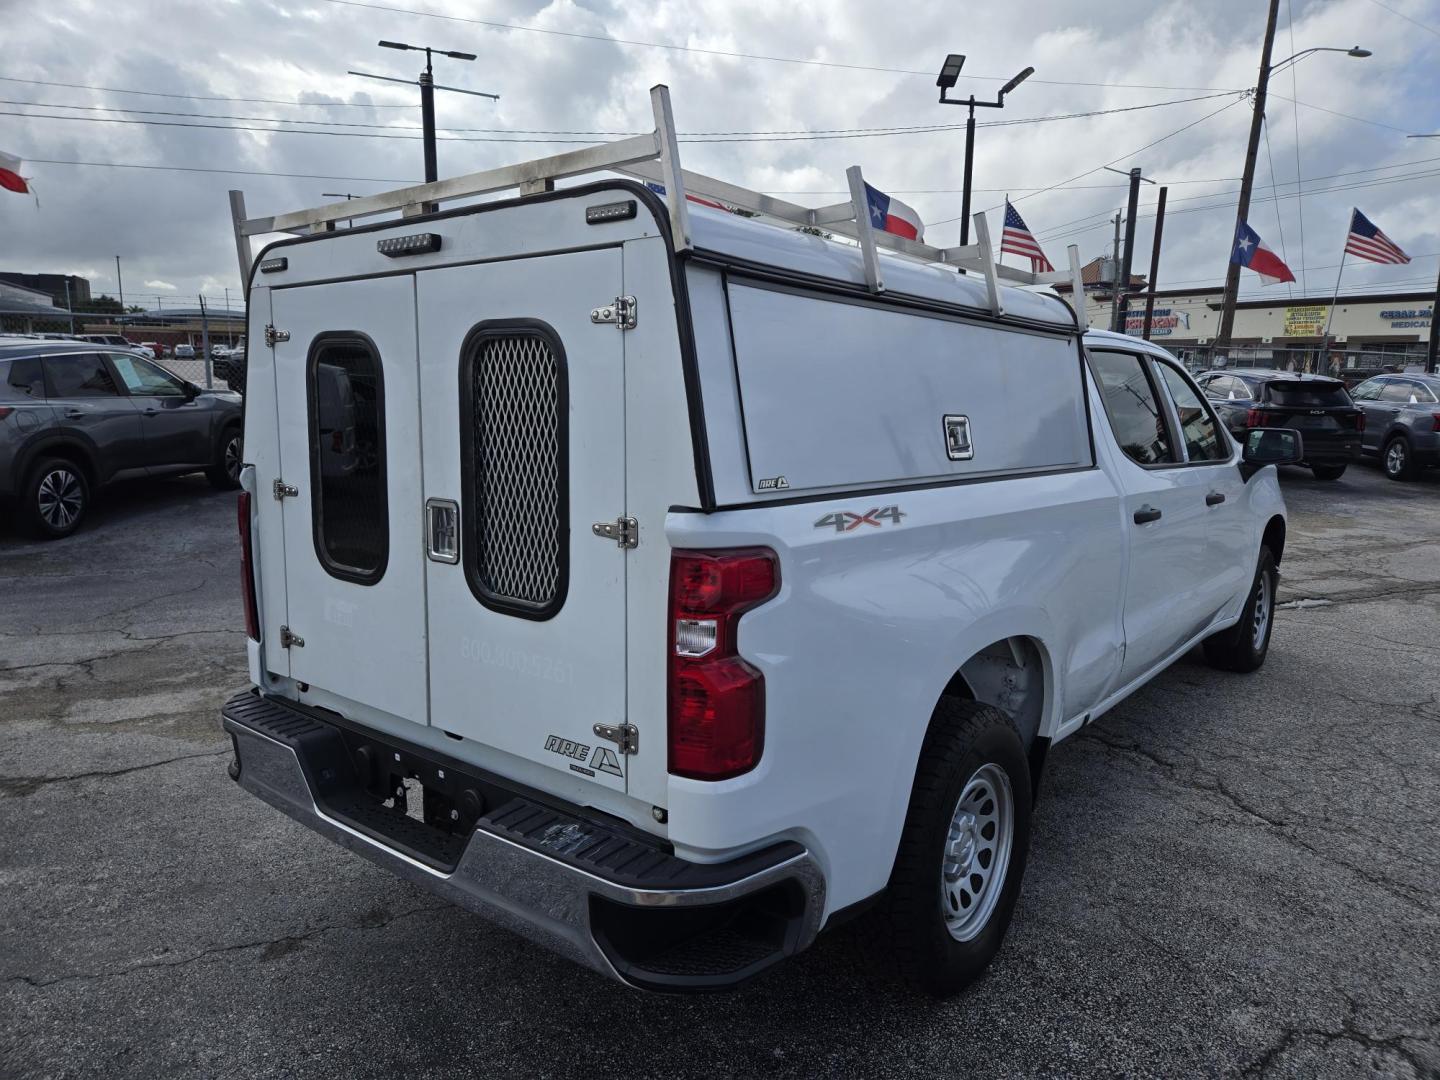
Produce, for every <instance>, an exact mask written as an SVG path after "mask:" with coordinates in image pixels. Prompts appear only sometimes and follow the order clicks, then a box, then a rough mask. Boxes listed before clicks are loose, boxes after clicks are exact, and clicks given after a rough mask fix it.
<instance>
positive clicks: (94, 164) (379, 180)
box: [25, 158, 421, 184]
mask: <svg viewBox="0 0 1440 1080" xmlns="http://www.w3.org/2000/svg"><path fill="white" fill-rule="evenodd" d="M25 160H26V162H27V163H34V164H36V165H80V166H85V167H88V168H97V169H146V170H154V171H157V172H193V173H220V174H223V175H226V176H278V177H283V178H286V179H292V180H344V181H347V182H349V183H352V184H418V183H420V182H421V181H419V180H417V179H415V178H414V177H410V178H408V179H404V180H399V179H395V178H393V177H383V176H329V175H326V174H324V173H290V172H262V171H259V170H257V169H205V168H201V167H199V166H197V165H136V164H133V163H131V162H122V161H58V160H56V159H54V158H26V159H25Z"/></svg>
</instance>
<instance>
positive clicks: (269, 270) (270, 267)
mask: <svg viewBox="0 0 1440 1080" xmlns="http://www.w3.org/2000/svg"><path fill="white" fill-rule="evenodd" d="M289 265H290V260H289V259H286V258H283V257H282V258H279V259H266V260H265V261H264V262H262V263H261V264H260V272H261V273H262V274H278V273H279V272H280V271H281V270H284V269H286V268H287V267H288V266H289Z"/></svg>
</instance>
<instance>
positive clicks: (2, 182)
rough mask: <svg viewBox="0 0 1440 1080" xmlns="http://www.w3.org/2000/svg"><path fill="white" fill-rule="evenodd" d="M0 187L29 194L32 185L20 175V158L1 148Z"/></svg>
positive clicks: (21, 193)
mask: <svg viewBox="0 0 1440 1080" xmlns="http://www.w3.org/2000/svg"><path fill="white" fill-rule="evenodd" d="M0 188H4V189H5V190H6V191H13V192H15V193H16V194H18V195H28V194H29V193H30V185H29V184H27V183H26V182H25V177H23V176H21V175H20V159H19V158H18V157H15V156H13V155H11V154H7V153H5V152H4V151H3V150H0Z"/></svg>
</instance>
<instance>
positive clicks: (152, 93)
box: [0, 75, 415, 109]
mask: <svg viewBox="0 0 1440 1080" xmlns="http://www.w3.org/2000/svg"><path fill="white" fill-rule="evenodd" d="M0 82H14V83H25V84H27V85H30V86H63V87H65V88H66V89H67V90H100V91H102V92H104V93H107V94H137V95H142V96H144V97H160V98H183V99H186V100H189V101H242V102H246V103H248V104H255V105H303V106H306V107H324V108H331V107H334V106H340V107H342V108H347V109H413V108H415V106H414V105H373V104H370V103H369V102H364V101H290V100H286V99H281V98H246V97H220V96H212V97H207V96H203V95H200V94H165V93H161V92H160V91H158V90H123V89H121V88H120V87H118V86H92V85H90V84H89V83H68V82H50V81H47V80H45V79H19V78H16V77H14V76H12V75H0Z"/></svg>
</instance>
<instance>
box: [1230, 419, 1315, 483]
mask: <svg viewBox="0 0 1440 1080" xmlns="http://www.w3.org/2000/svg"><path fill="white" fill-rule="evenodd" d="M1304 457H1305V441H1304V440H1303V439H1302V438H1301V437H1300V432H1298V431H1296V430H1295V429H1294V428H1251V429H1250V430H1249V431H1247V432H1246V433H1245V450H1244V453H1243V454H1242V456H1241V465H1240V471H1241V473H1242V475H1244V477H1245V479H1246V480H1249V479H1250V477H1252V476H1254V475H1255V474H1256V473H1257V472H1259V471H1260V470H1261V469H1263V468H1264V467H1265V466H1266V465H1298V464H1300V462H1301V461H1302V460H1303V459H1304Z"/></svg>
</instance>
